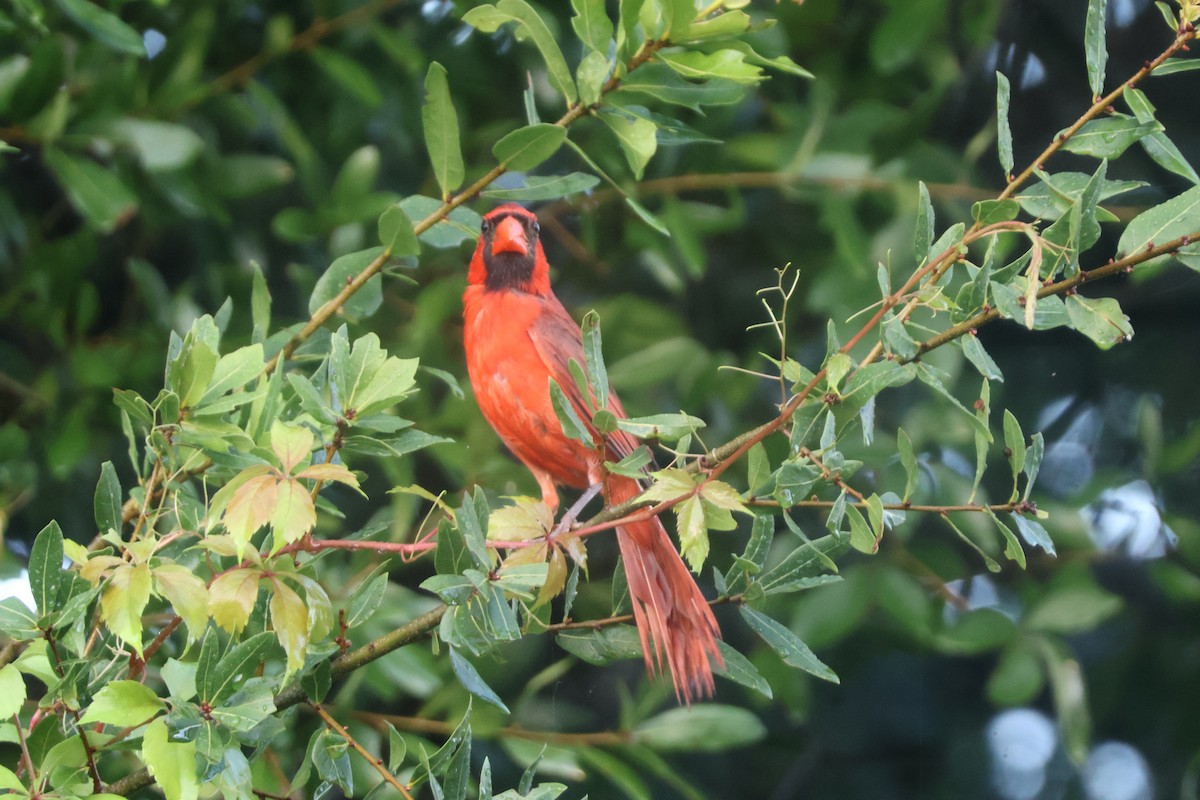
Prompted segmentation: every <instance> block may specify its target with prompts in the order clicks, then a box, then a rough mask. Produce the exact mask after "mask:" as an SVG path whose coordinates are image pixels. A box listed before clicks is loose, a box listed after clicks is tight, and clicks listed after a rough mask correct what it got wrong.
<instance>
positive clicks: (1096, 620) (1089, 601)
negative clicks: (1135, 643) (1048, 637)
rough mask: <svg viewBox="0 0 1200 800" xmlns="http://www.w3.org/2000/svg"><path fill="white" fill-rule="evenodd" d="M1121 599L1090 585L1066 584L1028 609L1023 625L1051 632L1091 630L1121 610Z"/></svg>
mask: <svg viewBox="0 0 1200 800" xmlns="http://www.w3.org/2000/svg"><path fill="white" fill-rule="evenodd" d="M1123 605H1124V603H1123V602H1122V600H1121V598H1120V597H1118V596H1116V595H1114V594H1111V593H1109V592H1106V591H1104V590H1103V589H1101V588H1100V587H1098V586H1096V585H1094V584H1092V583H1090V582H1089V583H1079V584H1068V585H1066V586H1062V587H1060V588H1057V589H1055V590H1053V591H1051V592H1049V593H1047V594H1045V595H1043V596H1042V598H1041V599H1040V600H1039V601H1038V602H1037V603H1036V604H1035V605H1034V606H1033V607H1032V608H1031V609H1029V613H1028V615H1027V616H1026V618H1025V624H1026V625H1028V626H1029V628H1030V629H1032V630H1037V631H1048V632H1051V633H1082V632H1084V631H1090V630H1092V629H1093V628H1095V627H1096V626H1097V625H1099V624H1100V623H1101V622H1103V621H1104V620H1106V619H1108V618H1109V617H1111V616H1112V615H1113V614H1116V613H1117V612H1118V611H1120V610H1121V607H1122V606H1123Z"/></svg>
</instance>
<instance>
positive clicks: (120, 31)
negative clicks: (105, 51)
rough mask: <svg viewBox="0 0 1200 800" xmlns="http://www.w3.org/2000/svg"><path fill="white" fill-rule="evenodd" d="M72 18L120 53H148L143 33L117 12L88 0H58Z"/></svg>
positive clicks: (140, 54)
mask: <svg viewBox="0 0 1200 800" xmlns="http://www.w3.org/2000/svg"><path fill="white" fill-rule="evenodd" d="M56 2H57V4H58V7H59V8H61V9H62V11H63V13H64V14H66V15H67V16H68V17H70V18H71V20H72V21H73V22H74V23H75V24H76V25H78V26H79V27H81V28H83V29H84V30H85V31H87V32H88V33H90V34H91V35H92V36H93V37H94V38H95V39H96V41H98V42H101V43H102V44H104V45H106V46H108V47H111V48H112V49H113V50H116V51H117V52H120V53H128V54H129V55H133V56H142V57H144V56H145V55H146V47H145V45H144V44H143V43H142V37H141V35H140V34H139V33H138V32H137V31H136V30H134V29H133V28H131V27H130V26H129V25H127V24H126V23H125V22H124V21H122V20H121V18H120V17H118V16H117V15H116V14H113V13H111V12H108V11H105V10H104V9H103V8H101V7H100V6H98V5H96V4H95V3H90V2H88V0H56Z"/></svg>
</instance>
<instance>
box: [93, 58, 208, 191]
mask: <svg viewBox="0 0 1200 800" xmlns="http://www.w3.org/2000/svg"><path fill="white" fill-rule="evenodd" d="M139 41H140V40H139ZM108 132H109V134H110V135H111V136H112V138H113V139H114V140H116V141H117V142H120V143H121V144H123V145H125V146H127V147H129V148H130V149H132V150H133V151H134V152H135V153H136V154H137V157H138V161H139V162H141V165H142V167H144V168H145V169H146V170H147V171H149V172H170V171H172V170H177V169H181V168H183V167H186V166H187V165H188V164H191V163H192V162H193V161H195V160H196V158H197V157H198V156H199V155H200V153H201V152H202V151H203V150H204V140H203V139H201V138H200V136H199V135H198V134H197V133H196V132H195V131H193V130H192V129H191V128H188V127H187V126H185V125H180V124H178V123H174V122H161V121H158V120H149V119H136V118H133V117H127V118H125V119H120V120H117V121H115V122H113V123H112V124H111V126H109V128H108Z"/></svg>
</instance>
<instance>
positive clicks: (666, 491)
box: [639, 467, 696, 502]
mask: <svg viewBox="0 0 1200 800" xmlns="http://www.w3.org/2000/svg"><path fill="white" fill-rule="evenodd" d="M653 477H654V483H652V484H651V485H650V488H649V489H647V490H646V491H645V492H643V493H642V496H641V498H639V499H641V500H649V501H653V502H663V501H666V500H674V499H675V498H676V497H682V496H683V495H685V494H691V493H692V492H694V491H696V478H695V476H693V475H692V474H691V473H690V472H688V471H687V470H683V469H677V468H675V467H669V468H667V469H663V470H659V471H658V472H655V473H653Z"/></svg>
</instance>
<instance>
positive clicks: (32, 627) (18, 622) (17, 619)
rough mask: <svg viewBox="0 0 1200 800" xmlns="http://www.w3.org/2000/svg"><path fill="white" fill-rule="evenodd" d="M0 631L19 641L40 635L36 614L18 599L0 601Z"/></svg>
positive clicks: (9, 598)
mask: <svg viewBox="0 0 1200 800" xmlns="http://www.w3.org/2000/svg"><path fill="white" fill-rule="evenodd" d="M0 631H4V633H5V634H7V635H8V636H11V637H12V638H14V639H18V640H21V641H24V640H28V639H34V638H37V637H38V636H40V635H41V631H39V630H38V619H37V616H36V614H35V613H34V612H33V611H31V610H30V609H29V606H27V605H25V601H23V600H22V599H21V598H19V597H6V598H4V599H3V600H0Z"/></svg>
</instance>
